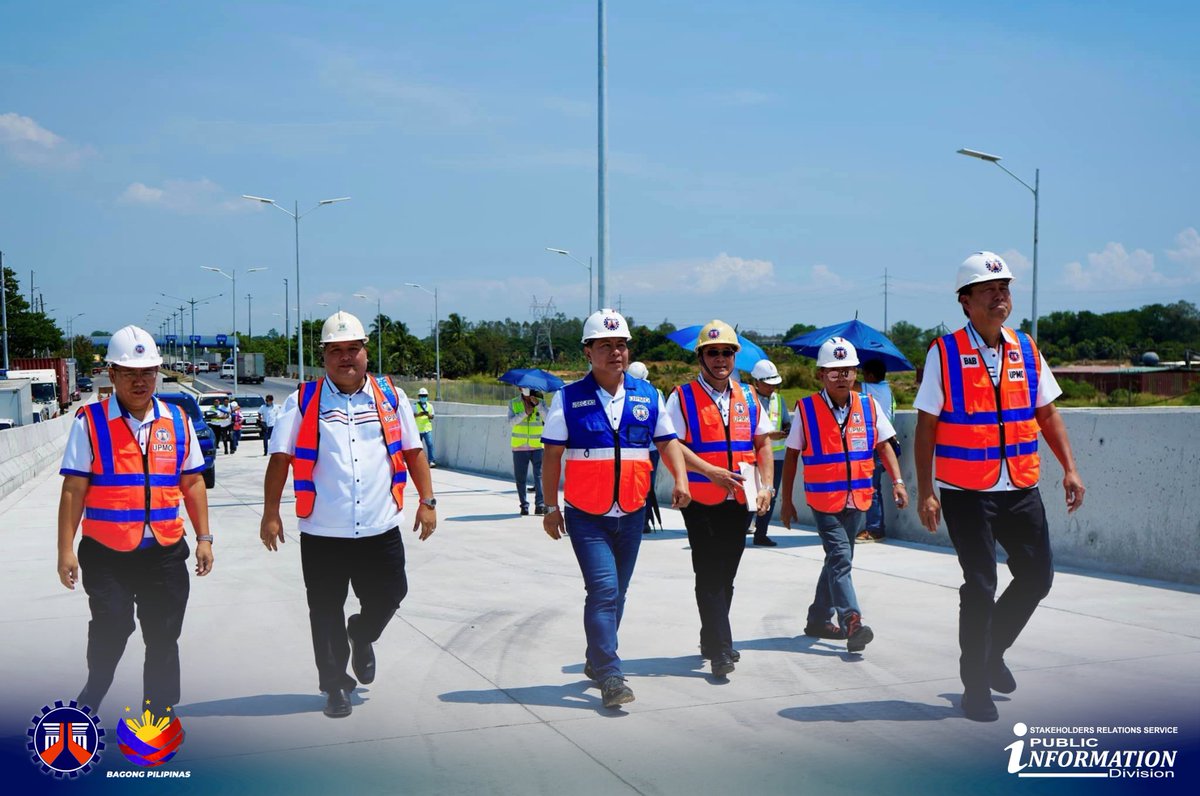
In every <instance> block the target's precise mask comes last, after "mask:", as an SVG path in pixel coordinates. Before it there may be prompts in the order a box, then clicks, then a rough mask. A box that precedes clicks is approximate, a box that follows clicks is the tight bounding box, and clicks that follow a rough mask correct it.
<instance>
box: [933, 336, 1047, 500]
mask: <svg viewBox="0 0 1200 796" xmlns="http://www.w3.org/2000/svg"><path fill="white" fill-rule="evenodd" d="M966 329H967V337H968V338H969V339H970V340H971V344H972V345H974V346H975V350H976V351H978V352H979V354H980V357H981V359H982V361H983V363H984V365H986V366H987V369H988V374H989V375H990V376H991V377H992V384H997V383H998V382H999V379H1000V372H999V369H998V364H999V362H1000V356H1001V354H1000V352H999V351H997V350H996V349H994V348H992V347H991V346H989V345H988V344H987V343H984V342H983V338H981V337H980V336H979V333H978V332H976V331H975V327H974V326H972V325H971V324H970V323H968V324H967V326H966ZM1001 334H1002V335H1003V336H1004V345H1005V346H1015V345H1019V343H1018V342H1017V340H1016V337H1015V336H1014V335H1013V334H1012V332H1011V330H1009V329H1008V328H1007V327H1003V328H1002V329H1001ZM1038 359H1040V360H1041V362H1040V364H1041V369H1040V371H1039V373H1038V389H1037V401H1036V406H1037V407H1038V408H1040V407H1043V406H1047V405H1049V404H1052V403H1054V401H1055V399H1056V398H1058V396H1060V395H1062V387H1060V386H1058V380H1057V379H1055V378H1054V374H1053V373H1051V372H1050V366H1049V365H1047V364H1046V358H1045V357H1043V356H1042V355H1041V352H1038ZM945 402H946V393H945V392H944V391H943V388H942V358H941V356H940V355H939V354H938V347H937V346H930V347H929V352H928V353H927V354H926V355H925V378H924V379H923V380H922V381H921V386H920V387H919V388H918V389H917V397H916V398H915V399H913V409H916V410H918V411H921V412H924V413H925V414H927V415H933V416H934V417H937V416H938V415H940V414H941V413H942V405H943V404H944V403H945ZM935 472H936V468H935ZM937 486H938V488H939V489H960V487H957V486H951V485H950V484H947V483H944V482H942V481H937ZM1018 489H1021V487H1018V486H1016V485H1014V484H1013V482H1012V478H1011V477H1010V475H1009V472H1008V468H1007V467H1001V468H1000V480H999V481H997V482H996V483H995V484H993V485H992V486H990V487H988V488H987V489H979V490H973V491H977V492H1013V491H1016V490H1018Z"/></svg>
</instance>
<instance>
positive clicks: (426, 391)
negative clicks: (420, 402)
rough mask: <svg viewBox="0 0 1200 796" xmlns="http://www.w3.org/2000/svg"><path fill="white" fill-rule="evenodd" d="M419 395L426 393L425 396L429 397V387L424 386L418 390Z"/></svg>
mask: <svg viewBox="0 0 1200 796" xmlns="http://www.w3.org/2000/svg"><path fill="white" fill-rule="evenodd" d="M417 395H424V396H426V397H428V396H429V390H427V389H425V388H424V387H422V388H421V389H419V390H417Z"/></svg>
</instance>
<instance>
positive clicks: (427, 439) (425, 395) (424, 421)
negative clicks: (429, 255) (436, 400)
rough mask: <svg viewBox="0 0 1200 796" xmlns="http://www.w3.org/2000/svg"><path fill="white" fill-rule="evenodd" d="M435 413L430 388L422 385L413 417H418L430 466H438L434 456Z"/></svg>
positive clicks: (418, 391)
mask: <svg viewBox="0 0 1200 796" xmlns="http://www.w3.org/2000/svg"><path fill="white" fill-rule="evenodd" d="M433 415H434V411H433V404H431V403H430V402H429V390H427V389H425V388H424V387H422V388H421V389H419V390H417V405H416V406H414V407H413V417H415V418H416V419H417V433H418V434H420V435H421V444H422V445H424V446H425V458H426V459H429V466H430V467H437V461H436V460H435V459H434V458H433Z"/></svg>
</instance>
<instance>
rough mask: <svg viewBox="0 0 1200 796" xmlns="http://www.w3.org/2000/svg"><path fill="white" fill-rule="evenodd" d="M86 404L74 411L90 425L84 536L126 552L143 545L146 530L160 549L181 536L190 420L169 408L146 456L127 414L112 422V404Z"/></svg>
mask: <svg viewBox="0 0 1200 796" xmlns="http://www.w3.org/2000/svg"><path fill="white" fill-rule="evenodd" d="M112 400H114V399H113V398H105V399H104V400H102V401H98V402H96V403H91V404H88V405H87V406H84V407H81V408H80V409H79V411H78V412H76V413H75V414H76V416H77V417H83V418H84V420H85V421H86V422H87V428H88V437H89V438H90V440H91V444H92V469H91V472H90V473H89V474H88V488H87V493H86V494H85V495H84V498H83V535H84V536H87V537H89V538H91V539H95V540H96V541H97V542H99V543H100V544H102V545H104V546H105V547H109V548H112V549H113V550H119V551H122V552H127V551H129V550H133V549H135V548H136V547H137V546H138V545H140V544H141V543H142V538H143V536H144V532H145V527H146V525H149V526H150V531H151V532H152V533H153V534H154V538H155V539H156V540H157V541H158V543H159V544H160V545H163V546H167V545H173V544H175V543H176V542H178V541H179V540H180V539H181V538H182V537H183V518H182V517H180V516H179V500H180V497H181V495H180V492H179V475H180V473H182V472H183V463H184V461H186V460H187V453H188V447H187V446H188V444H189V437H188V433H187V426H186V425H185V423H186V422H187V421H185V420H184V418H183V412H182V410H181V409H180V408H179V407H178V406H173V405H171V404H167V405H166V406H167V410H168V414H167V415H160V414H159V412H158V402H157V401H155V402H154V403H153V411H154V420H153V422H152V423H151V426H150V439H149V441H148V442H147V444H146V452H145V453H142V446H141V445H139V444H138V441H137V437H136V436H135V435H134V433H133V432H132V431H130V430H129V424H128V423H126V422H125V418H124V416H123V415H124V413H122V416H119V417H117V418H116V419H115V420H109V419H108V407H109V401H112Z"/></svg>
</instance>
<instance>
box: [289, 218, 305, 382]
mask: <svg viewBox="0 0 1200 796" xmlns="http://www.w3.org/2000/svg"><path fill="white" fill-rule="evenodd" d="M292 219H293V220H295V222H296V307H300V306H302V305H301V304H300V200H299V199H293V200H292ZM296 313H297V314H299V313H300V310H299V309H297V310H296ZM296 363H297V364H296V368H297V371H298V372H299V374H300V383H301V384H303V383H304V335H303V334H297V335H296Z"/></svg>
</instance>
